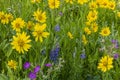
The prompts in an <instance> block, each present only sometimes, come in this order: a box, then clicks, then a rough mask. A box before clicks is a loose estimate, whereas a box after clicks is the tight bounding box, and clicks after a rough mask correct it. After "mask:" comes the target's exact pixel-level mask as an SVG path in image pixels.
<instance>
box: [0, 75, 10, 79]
mask: <svg viewBox="0 0 120 80" xmlns="http://www.w3.org/2000/svg"><path fill="white" fill-rule="evenodd" d="M0 80H8V77H7V76H5V75H4V74H0Z"/></svg>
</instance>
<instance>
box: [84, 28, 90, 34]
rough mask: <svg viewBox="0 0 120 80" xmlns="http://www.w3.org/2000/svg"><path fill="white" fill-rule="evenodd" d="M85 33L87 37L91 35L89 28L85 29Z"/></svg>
mask: <svg viewBox="0 0 120 80" xmlns="http://www.w3.org/2000/svg"><path fill="white" fill-rule="evenodd" d="M84 31H85V33H86V34H87V35H89V34H91V30H90V29H89V28H88V27H85V28H84Z"/></svg>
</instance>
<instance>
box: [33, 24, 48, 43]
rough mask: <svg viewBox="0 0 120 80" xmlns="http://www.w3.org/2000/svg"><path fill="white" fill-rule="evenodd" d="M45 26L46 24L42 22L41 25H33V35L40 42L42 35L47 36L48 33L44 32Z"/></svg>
mask: <svg viewBox="0 0 120 80" xmlns="http://www.w3.org/2000/svg"><path fill="white" fill-rule="evenodd" d="M45 28H46V24H43V25H40V24H36V25H35V27H34V32H33V36H34V37H35V41H38V40H40V42H43V37H44V38H47V36H48V35H49V33H48V32H44V30H45Z"/></svg>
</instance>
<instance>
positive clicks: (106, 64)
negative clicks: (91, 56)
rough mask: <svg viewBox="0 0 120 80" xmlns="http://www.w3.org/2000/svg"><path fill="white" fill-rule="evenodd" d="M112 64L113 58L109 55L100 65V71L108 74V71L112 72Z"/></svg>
mask: <svg viewBox="0 0 120 80" xmlns="http://www.w3.org/2000/svg"><path fill="white" fill-rule="evenodd" d="M112 63H113V58H112V57H110V56H108V55H107V56H104V57H102V59H101V60H100V62H99V63H98V69H101V71H103V72H106V71H108V70H110V69H111V68H113V65H112Z"/></svg>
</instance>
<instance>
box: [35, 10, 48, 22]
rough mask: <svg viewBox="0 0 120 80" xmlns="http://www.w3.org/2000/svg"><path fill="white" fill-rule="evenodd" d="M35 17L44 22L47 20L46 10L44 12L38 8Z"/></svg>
mask: <svg viewBox="0 0 120 80" xmlns="http://www.w3.org/2000/svg"><path fill="white" fill-rule="evenodd" d="M33 16H34V18H35V20H37V21H38V22H41V23H44V22H46V12H43V11H42V10H39V9H38V10H37V11H36V12H34V15H33Z"/></svg>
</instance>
